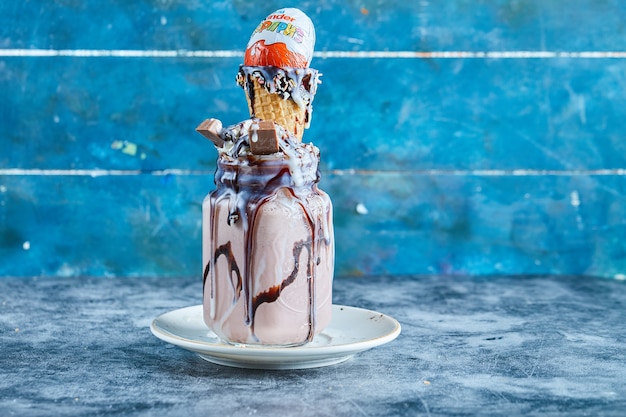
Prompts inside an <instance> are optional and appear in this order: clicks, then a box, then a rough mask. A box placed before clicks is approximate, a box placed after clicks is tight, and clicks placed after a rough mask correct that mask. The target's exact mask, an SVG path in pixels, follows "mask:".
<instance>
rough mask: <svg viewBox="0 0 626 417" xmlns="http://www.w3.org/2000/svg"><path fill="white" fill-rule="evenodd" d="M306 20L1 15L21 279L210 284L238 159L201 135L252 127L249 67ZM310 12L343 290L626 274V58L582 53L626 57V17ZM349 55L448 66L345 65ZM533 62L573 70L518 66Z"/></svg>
mask: <svg viewBox="0 0 626 417" xmlns="http://www.w3.org/2000/svg"><path fill="white" fill-rule="evenodd" d="M440 3H441V4H440ZM286 5H289V4H286V3H284V2H277V1H267V2H264V5H263V6H262V7H260V6H259V5H258V4H257V3H253V2H250V1H243V0H237V1H235V0H231V1H211V2H208V1H207V2H200V1H176V0H159V1H157V0H154V1H147V0H146V1H137V2H126V1H110V2H106V4H104V3H102V2H97V1H93V0H90V1H79V0H56V1H41V0H40V1H16V0H15V1H14V0H9V1H3V2H2V3H0V50H1V51H0V52H1V56H0V276H36V275H43V276H59V275H60V276H79V275H94V276H110V275H117V276H144V275H149V276H193V275H199V274H200V269H201V261H200V246H201V242H200V227H201V219H200V203H201V201H202V199H203V197H204V195H205V194H206V193H207V192H209V191H210V190H211V189H212V187H213V179H212V175H213V170H214V167H215V158H216V152H215V150H214V149H213V147H212V145H211V144H210V143H209V142H208V141H206V140H204V139H203V138H202V137H200V136H199V135H197V134H196V133H195V132H194V129H195V127H196V126H197V124H198V123H199V122H201V121H202V120H203V119H205V118H207V117H217V118H220V119H222V120H223V121H224V122H225V123H226V124H231V123H235V122H238V121H240V120H242V119H244V118H246V117H247V116H248V115H247V107H246V102H245V98H244V95H243V92H242V91H241V90H240V89H239V88H238V87H237V86H236V85H235V83H234V76H235V73H236V71H237V68H238V65H239V64H240V63H241V60H242V58H241V57H240V56H239V55H237V54H241V53H242V51H243V48H244V47H245V44H246V42H247V40H248V38H249V35H250V33H251V31H252V30H253V29H254V27H255V26H256V24H257V23H258V21H260V20H261V19H262V18H263V17H264V16H265V15H266V14H268V13H269V12H271V11H273V10H274V9H277V8H279V7H281V6H286ZM297 6H298V7H300V8H301V9H303V10H304V11H305V12H306V13H307V14H309V16H310V17H311V18H312V20H313V22H314V23H315V24H316V27H317V38H318V39H317V46H316V50H317V51H318V52H320V54H318V56H317V57H316V58H315V59H314V60H313V62H312V66H313V67H315V68H317V69H319V70H320V71H321V72H322V73H323V74H324V76H323V84H322V85H321V86H320V88H319V90H318V96H317V97H316V99H315V103H314V114H313V120H312V126H311V129H309V130H308V131H307V132H306V134H305V141H313V142H315V143H316V144H317V145H318V146H319V147H320V149H321V151H322V157H323V163H322V168H323V172H322V174H323V180H322V184H321V185H322V188H323V189H325V190H326V191H327V192H328V193H329V194H330V195H331V197H332V198H333V201H334V203H335V218H336V223H335V228H336V238H337V273H338V274H339V275H370V274H381V273H389V274H469V275H491V274H529V273H531V274H535V273H536V274H546V273H548V274H589V275H599V276H606V277H617V278H624V277H625V274H626V240H625V239H624V237H625V236H626V220H625V219H626V171H624V169H626V140H625V138H626V125H625V124H624V123H623V121H624V120H625V116H626V114H625V113H626V97H625V95H624V91H626V55H624V54H622V55H620V56H618V57H613V58H608V57H603V58H588V57H587V58H585V57H580V56H576V55H575V54H574V53H577V52H600V53H604V54H605V55H606V53H608V52H624V51H626V33H624V32H625V31H626V4H624V3H623V2H619V1H617V0H613V1H610V0H587V1H583V0H575V1H568V2H565V1H542V0H518V1H504V0H483V1H477V0H472V1H465V0H455V1H446V2H427V1H420V2H410V1H409V2H407V1H390V2H384V4H382V3H381V2H379V1H373V0H362V1H357V0H344V1H341V0H330V1H321V2H313V1H311V2H306V1H305V2H300V3H298V4H297ZM36 49H42V50H52V51H64V50H68V51H70V54H69V55H73V56H51V57H50V56H48V57H46V56H25V55H28V54H27V53H25V51H24V50H31V51H32V50H36ZM77 50H95V51H120V50H121V51H123V50H138V51H154V50H156V51H174V52H176V51H230V52H232V53H235V56H230V57H212V58H211V57H198V56H196V57H193V56H191V57H190V56H185V53H184V52H179V53H178V56H174V57H170V58H163V57H151V56H143V57H93V56H91V57H80V56H76V55H77V52H76V51H77ZM72 51H74V52H72ZM336 51H378V52H380V51H390V52H394V51H417V52H425V53H428V52H433V53H434V55H433V56H432V57H413V58H406V59H405V58H354V57H353V58H337V57H332V56H335V55H331V57H327V58H325V57H324V55H323V52H336ZM446 51H460V52H473V53H478V52H487V53H491V55H489V56H487V57H474V58H454V57H449V58H443V57H441V54H440V53H441V52H446ZM523 51H530V52H533V53H536V52H541V51H549V52H557V53H559V52H562V53H564V54H562V55H561V56H559V55H558V54H557V55H548V56H547V57H544V58H538V57H537V55H531V56H530V57H525V56H524V54H517V55H515V56H514V57H513V58H504V57H501V56H500V55H498V53H501V52H502V53H504V52H523ZM26 52H27V51H26ZM35 55H36V54H35ZM605 55H602V56H605ZM359 204H362V205H363V206H364V207H365V208H366V209H367V213H365V212H363V211H362V210H361V212H360V213H359V212H358V211H357V210H356V207H357V205H359Z"/></svg>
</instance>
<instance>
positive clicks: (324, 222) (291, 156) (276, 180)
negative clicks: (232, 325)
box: [203, 127, 331, 343]
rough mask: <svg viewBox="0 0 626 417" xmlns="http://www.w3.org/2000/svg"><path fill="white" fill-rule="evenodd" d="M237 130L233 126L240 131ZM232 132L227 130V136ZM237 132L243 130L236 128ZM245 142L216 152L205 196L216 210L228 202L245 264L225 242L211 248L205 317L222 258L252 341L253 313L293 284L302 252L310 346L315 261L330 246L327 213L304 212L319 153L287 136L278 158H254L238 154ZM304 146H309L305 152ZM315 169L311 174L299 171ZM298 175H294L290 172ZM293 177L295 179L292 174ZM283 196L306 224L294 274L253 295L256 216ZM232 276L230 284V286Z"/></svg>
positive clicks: (316, 175) (294, 253) (242, 139)
mask: <svg viewBox="0 0 626 417" xmlns="http://www.w3.org/2000/svg"><path fill="white" fill-rule="evenodd" d="M239 128H240V127H237V129H239ZM232 130H233V129H231V131H232ZM239 131H240V133H241V132H245V131H246V130H245V129H243V128H241V129H239ZM246 141H247V137H245V135H244V134H242V135H241V136H240V137H239V139H238V140H237V143H235V144H233V146H232V147H230V148H229V149H230V151H229V152H227V151H225V150H223V151H221V152H220V159H219V164H218V167H217V170H216V174H215V184H216V186H217V189H216V190H215V191H214V192H212V193H211V195H210V199H211V200H210V203H211V207H212V208H215V207H217V206H218V204H219V203H220V202H221V201H224V200H226V201H228V207H229V212H228V224H229V225H232V224H233V223H232V222H235V223H236V222H242V226H243V233H244V251H245V255H244V259H243V265H239V264H238V262H237V259H235V255H234V254H233V251H232V248H231V242H227V243H225V244H223V245H220V246H219V247H217V248H215V250H214V253H213V256H211V258H210V259H209V262H208V263H207V265H206V266H205V268H204V274H203V282H204V284H203V285H204V286H206V283H207V282H206V281H207V280H209V285H210V292H209V296H210V297H211V301H210V305H211V307H210V314H211V316H212V318H214V316H215V280H216V276H215V275H216V273H215V266H214V265H215V263H216V262H217V261H218V259H219V258H220V257H221V256H224V257H225V258H226V259H227V262H228V265H229V271H230V272H229V274H230V283H231V288H232V290H233V300H232V303H233V305H234V304H236V303H237V302H239V300H240V298H241V297H242V296H243V297H244V298H243V303H244V311H245V317H243V320H244V322H245V324H246V325H248V326H249V328H250V332H251V335H252V337H253V338H254V339H255V341H258V338H257V336H256V334H255V332H254V318H255V315H256V312H257V309H258V308H259V307H260V306H261V305H262V304H264V303H273V302H276V301H277V300H278V298H279V297H280V294H281V293H282V291H283V290H284V289H285V288H287V287H288V286H289V285H291V284H292V283H293V282H295V280H296V278H297V276H298V273H299V272H300V271H301V269H302V265H301V263H300V258H301V256H302V252H303V251H304V250H306V254H307V256H306V265H305V267H306V277H307V282H308V293H309V312H308V315H309V320H308V321H309V333H308V335H307V338H306V340H305V341H303V343H304V342H306V341H311V340H312V339H313V336H314V334H315V324H316V323H315V315H316V314H315V312H316V299H315V276H316V271H317V267H318V264H319V262H320V256H319V253H320V250H321V245H326V246H328V245H330V244H331V241H330V236H329V234H328V227H329V219H328V218H327V216H328V213H326V214H324V213H322V214H321V215H320V216H317V217H316V216H314V215H313V213H312V212H311V210H310V209H309V208H308V204H307V202H306V198H307V196H311V195H317V194H319V190H318V188H317V182H319V167H318V165H317V161H318V160H319V154H318V153H317V149H316V148H314V147H313V146H312V145H302V144H296V143H295V142H294V141H293V140H292V139H291V138H290V137H289V136H286V137H285V138H283V140H282V143H281V149H282V150H283V153H279V154H275V155H272V156H270V157H259V156H255V155H251V154H246V153H245V152H243V153H242V152H241V149H242V145H241V143H240V142H246ZM303 146H309V147H310V148H311V149H308V150H307V151H306V152H304V151H303V150H302V147H303ZM311 170H314V174H313V175H311V174H307V173H304V174H303V171H311ZM294 171H298V172H294ZM294 174H297V175H294ZM281 191H282V192H285V191H286V192H287V193H288V194H289V195H290V196H291V197H292V198H293V199H294V200H295V201H296V203H297V204H298V205H299V206H300V208H301V209H302V213H303V214H304V218H305V221H306V222H307V224H308V229H309V230H310V235H309V237H308V238H307V239H305V240H301V241H298V242H295V243H294V246H293V249H292V256H293V265H294V266H293V269H292V270H291V271H290V272H289V273H288V274H286V276H285V277H284V278H283V280H282V281H281V282H280V284H277V285H275V286H273V287H270V288H268V289H266V290H264V291H262V292H260V293H257V294H253V293H252V282H253V277H254V270H253V268H254V265H253V263H252V259H253V258H254V256H253V254H254V251H255V248H254V235H255V226H256V224H257V216H258V213H259V211H260V210H261V208H262V207H263V205H265V204H266V203H268V202H271V201H273V200H274V199H275V198H276V196H277V194H278V193H279V192H281ZM210 211H211V213H210V224H209V228H210V239H211V241H212V242H217V236H216V232H217V222H218V221H223V220H222V219H217V218H216V217H217V216H216V215H215V214H216V213H215V210H213V209H212V210H210ZM233 274H234V281H233Z"/></svg>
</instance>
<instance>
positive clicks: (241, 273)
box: [197, 9, 334, 346]
mask: <svg viewBox="0 0 626 417" xmlns="http://www.w3.org/2000/svg"><path fill="white" fill-rule="evenodd" d="M307 21H308V23H309V24H310V20H308V17H306V15H304V14H303V13H302V12H301V11H299V10H297V9H282V10H279V11H276V12H275V13H273V14H271V15H270V16H268V18H267V19H266V20H264V21H263V22H262V23H261V24H260V25H259V26H258V28H257V30H255V33H254V34H253V37H252V39H251V42H250V44H249V48H248V51H247V53H246V57H248V56H253V57H254V62H250V59H249V58H246V60H245V61H244V65H243V66H241V67H240V70H239V73H238V75H237V82H238V84H239V85H240V86H241V87H242V88H243V89H244V91H245V93H246V97H247V99H248V107H249V109H250V114H251V118H250V119H248V120H245V121H243V122H240V123H238V124H235V125H232V126H229V127H227V128H223V127H222V124H221V122H220V121H218V120H216V119H208V120H206V121H205V122H203V123H202V124H201V125H200V126H199V127H198V128H197V130H198V131H199V132H200V133H202V134H203V135H204V136H206V137H207V138H209V139H210V140H211V141H212V142H213V143H214V144H215V146H216V148H217V150H218V162H217V170H216V173H215V185H216V189H215V190H214V191H212V192H211V193H209V195H208V196H207V198H206V199H205V201H204V202H203V237H202V239H203V240H202V250H203V268H204V271H203V278H204V303H203V306H204V321H205V323H206V324H207V325H208V326H209V327H210V328H211V329H212V330H213V331H214V332H215V333H216V334H217V335H218V336H219V337H220V338H221V339H222V340H224V341H225V342H228V343H233V344H255V345H269V346H298V345H302V344H305V343H307V342H310V341H311V340H313V338H314V337H315V335H316V334H318V333H319V332H320V331H321V330H323V329H324V328H325V327H326V326H327V325H328V323H329V322H330V319H331V309H332V280H333V269H334V239H333V226H332V204H331V201H330V198H329V197H328V195H327V194H326V193H324V192H323V191H321V190H320V189H319V188H318V182H319V180H320V175H319V150H318V149H317V148H316V147H315V146H314V145H313V144H310V143H309V144H306V143H302V142H301V138H302V134H303V129H304V128H305V127H308V125H309V123H310V117H311V110H312V107H311V102H312V101H313V97H314V95H315V92H316V88H317V84H318V83H319V75H318V73H317V71H315V70H313V69H311V68H308V62H309V61H310V58H308V59H306V60H305V61H303V60H299V61H294V60H290V61H289V62H290V63H292V64H293V62H295V63H296V64H302V65H306V67H303V68H294V67H290V66H281V65H280V62H278V61H276V54H275V53H272V54H264V51H265V48H270V49H271V50H272V51H284V50H287V51H293V50H294V48H290V47H289V42H288V40H287V41H285V43H284V44H283V45H279V46H276V44H277V43H280V42H278V41H280V40H282V38H281V36H278V37H277V38H276V37H275V38H274V39H273V40H268V39H269V38H268V37H263V35H264V33H263V32H272V33H271V35H272V36H275V35H276V34H277V30H278V29H280V28H282V29H281V30H279V31H278V34H279V35H280V33H281V32H284V33H285V34H283V35H282V37H290V35H293V34H298V33H300V34H304V33H307V34H308V35H309V37H308V38H307V39H308V41H310V40H311V36H312V37H313V41H314V32H312V24H310V29H311V30H304V29H303V27H304V26H306V24H307ZM268 22H269V23H268ZM276 22H277V23H276ZM284 22H288V23H284ZM283 23H284V24H283ZM305 29H306V28H305ZM311 33H312V35H311ZM259 38H262V39H261V40H259ZM290 39H291V40H293V36H291V37H290ZM300 40H302V39H300ZM309 43H310V42H309ZM251 48H253V49H254V50H253V51H250V49H251ZM296 53H297V52H296ZM281 54H282V55H281ZM281 54H279V58H280V56H283V57H285V56H284V55H285V54H284V53H281ZM263 55H265V56H267V57H270V58H271V62H268V61H265V60H264V58H262V56H263ZM309 55H311V56H312V45H311V51H310V54H309ZM270 58H268V59H270ZM287 58H289V57H287ZM250 64H253V65H250ZM277 64H278V65H277Z"/></svg>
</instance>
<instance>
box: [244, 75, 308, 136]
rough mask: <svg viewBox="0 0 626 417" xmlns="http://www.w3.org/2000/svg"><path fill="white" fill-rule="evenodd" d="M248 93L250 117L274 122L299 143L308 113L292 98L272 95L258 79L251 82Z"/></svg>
mask: <svg viewBox="0 0 626 417" xmlns="http://www.w3.org/2000/svg"><path fill="white" fill-rule="evenodd" d="M251 84H252V85H251V86H250V88H249V89H248V90H247V91H246V99H247V100H248V109H249V110H250V116H251V117H256V118H259V119H261V120H272V121H274V122H275V123H276V124H278V125H280V126H282V127H283V128H285V129H286V130H288V131H289V132H291V133H292V134H293V135H294V136H295V137H296V138H298V141H302V135H303V134H304V129H305V127H306V125H307V111H306V108H302V107H300V106H298V104H296V102H295V101H293V100H292V99H291V98H283V97H282V96H281V95H280V94H276V93H270V92H269V91H267V90H266V89H265V87H263V86H262V85H261V84H260V83H259V80H258V79H257V78H253V79H252V80H251Z"/></svg>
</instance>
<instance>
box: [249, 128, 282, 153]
mask: <svg viewBox="0 0 626 417" xmlns="http://www.w3.org/2000/svg"><path fill="white" fill-rule="evenodd" d="M248 141H249V142H250V152H252V153H253V154H255V155H269V154H272V153H276V152H278V151H279V150H280V147H279V146H278V134H277V133H276V126H275V125H274V122H272V121H271V120H259V121H258V122H256V123H252V126H250V130H249V132H248Z"/></svg>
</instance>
